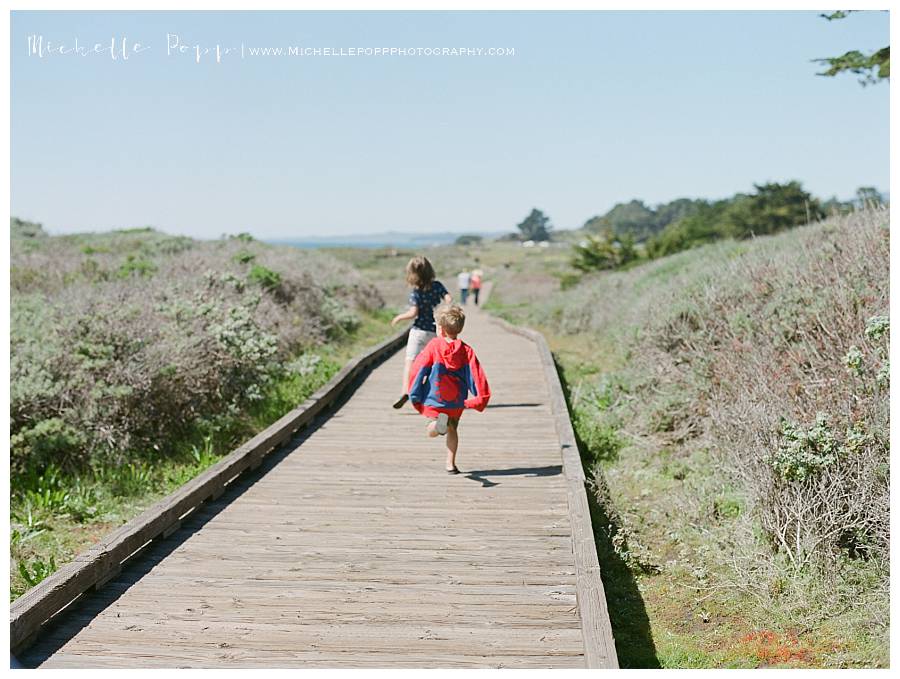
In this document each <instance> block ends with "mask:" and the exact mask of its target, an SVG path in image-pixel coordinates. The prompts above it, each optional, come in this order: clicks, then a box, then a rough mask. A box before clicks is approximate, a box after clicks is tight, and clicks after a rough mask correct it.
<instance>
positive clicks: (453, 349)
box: [438, 337, 469, 370]
mask: <svg viewBox="0 0 900 679" xmlns="http://www.w3.org/2000/svg"><path fill="white" fill-rule="evenodd" d="M438 340H440V345H439V347H438V354H439V355H440V357H441V363H443V364H444V365H445V366H446V367H447V368H448V369H449V370H459V369H460V368H462V367H463V366H464V365H466V364H467V363H468V362H469V359H468V356H466V345H465V344H463V341H462V340H461V339H455V340H453V341H451V342H448V341H447V340H445V339H444V338H443V337H438Z"/></svg>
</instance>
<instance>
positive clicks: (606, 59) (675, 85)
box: [10, 11, 889, 240]
mask: <svg viewBox="0 0 900 679" xmlns="http://www.w3.org/2000/svg"><path fill="white" fill-rule="evenodd" d="M175 35H177V36H178V40H179V41H180V42H181V44H182V45H190V46H192V45H198V44H199V45H201V46H202V47H203V48H210V49H212V50H213V52H211V54H214V48H215V46H216V45H220V46H224V47H228V46H234V45H239V44H241V43H246V44H247V45H256V46H287V45H303V46H311V47H315V48H326V47H327V48H334V49H344V48H349V47H367V46H373V45H375V46H383V47H393V46H401V47H404V46H408V47H413V46H419V45H430V46H434V47H435V48H443V47H445V46H452V47H489V46H490V47H500V48H507V47H511V48H514V49H515V54H514V55H509V56H497V57H484V56H471V57H458V56H456V57H454V56H431V57H427V56H405V57H400V56H383V57H366V56H355V57H350V56H334V57H317V56H304V57H299V56H283V57H277V56H268V57H262V56H260V57H256V58H238V57H234V58H230V57H227V56H226V57H225V58H223V59H222V61H221V63H216V60H215V58H214V57H213V56H208V55H207V56H203V57H202V59H201V62H200V63H196V60H195V52H192V51H191V50H190V49H188V50H186V51H185V53H183V54H181V53H179V52H178V50H177V49H176V50H175V53H174V54H170V55H167V54H166V52H167V48H168V45H167V40H171V36H175ZM11 36H12V40H11V47H10V49H11V96H12V102H11V214H12V215H13V216H16V217H19V218H21V219H25V220H29V221H35V222H40V223H42V224H43V225H44V226H45V228H46V229H47V230H48V232H50V233H54V234H58V233H74V232H86V231H107V230H112V229H120V228H134V227H143V226H152V227H153V228H156V229H158V230H160V231H164V232H166V233H177V234H183V235H189V236H193V237H198V238H217V237H219V236H220V235H221V234H223V233H238V232H242V231H246V232H249V233H252V234H253V235H254V236H257V237H259V238H261V239H267V240H274V239H298V240H302V239H309V238H314V237H323V235H324V237H326V238H337V237H339V238H346V237H348V236H351V235H353V236H365V235H367V234H383V233H385V232H397V233H405V234H416V235H419V234H429V233H439V232H453V233H458V234H461V233H482V232H491V233H495V232H496V233H502V232H509V231H512V230H514V229H515V225H516V224H517V223H518V222H520V221H521V220H522V219H524V217H525V216H526V215H527V214H528V212H529V211H530V210H531V209H532V208H533V207H537V208H539V209H541V210H543V211H544V212H545V213H546V214H547V215H548V216H549V217H550V219H551V221H552V223H553V225H554V226H555V227H556V228H557V229H560V230H562V229H573V228H579V227H580V226H581V225H582V224H583V223H584V221H585V220H587V219H589V218H590V217H592V216H594V215H598V214H603V213H605V212H606V211H608V210H609V209H610V208H611V207H612V206H613V205H614V204H616V203H620V202H627V201H629V200H632V199H640V200H643V201H644V202H645V203H647V204H648V205H651V206H652V205H657V204H659V203H662V202H668V201H670V200H672V199H675V198H681V197H686V198H707V199H716V198H724V197H727V196H730V195H733V194H734V193H737V192H750V191H752V188H753V184H754V183H763V182H767V181H787V180H793V179H796V180H798V181H800V182H802V183H803V185H804V187H805V188H806V189H807V190H808V191H810V192H812V193H813V194H815V195H816V196H818V197H821V198H825V199H827V198H830V197H832V196H837V197H838V198H844V199H845V198H848V197H849V196H850V195H852V192H853V191H854V190H855V189H856V188H857V187H859V186H874V187H876V188H877V189H879V190H880V191H882V192H885V193H887V191H888V189H889V147H888V138H889V136H888V135H889V107H888V104H889V102H888V98H889V84H887V83H881V84H877V85H873V86H870V87H861V86H860V85H859V84H858V82H857V79H856V77H855V76H853V75H851V74H846V75H843V76H839V77H837V78H823V77H819V76H816V75H815V74H816V72H817V71H820V70H822V69H821V66H819V65H818V64H814V63H812V62H811V60H812V59H814V58H817V57H826V56H834V55H837V54H841V53H843V52H845V51H847V50H850V49H860V50H863V51H866V50H872V49H876V48H878V47H882V46H884V45H885V44H888V43H889V31H888V15H887V13H884V12H861V13H858V14H853V15H852V16H850V17H849V18H847V19H844V20H841V21H835V22H827V21H825V20H824V19H821V18H819V16H818V13H816V12H811V11H810V12H807V11H802V12H798V11H788V12H781V11H777V12H776V11H759V12H621V11H616V12H246V11H244V12H117V13H114V12H27V11H26V12H23V11H16V12H13V13H12V20H11ZM167 36H169V37H167ZM29 37H31V38H32V39H35V37H40V38H42V39H43V40H44V41H48V42H50V43H59V42H62V43H66V44H67V45H68V46H71V45H72V44H73V42H74V40H75V39H78V41H79V43H80V44H81V45H82V46H83V45H85V44H93V43H95V42H98V41H103V42H105V43H106V42H109V41H110V39H111V38H117V39H118V40H119V41H120V42H119V44H120V45H121V40H122V39H123V38H125V39H126V40H127V44H133V43H134V42H135V41H137V42H141V43H142V44H144V45H145V47H146V46H149V48H150V49H148V50H146V51H144V52H143V53H134V54H131V55H130V58H129V59H128V60H123V59H121V58H120V59H117V60H114V59H112V58H110V55H106V56H104V55H102V54H93V55H88V56H77V55H73V54H67V55H62V54H50V55H47V56H44V57H37V56H34V55H30V54H29V53H28V50H27V47H28V38H29Z"/></svg>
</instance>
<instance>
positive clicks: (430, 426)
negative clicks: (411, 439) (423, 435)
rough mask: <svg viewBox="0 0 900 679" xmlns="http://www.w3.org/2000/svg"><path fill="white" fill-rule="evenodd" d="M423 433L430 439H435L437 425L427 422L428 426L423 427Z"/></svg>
mask: <svg viewBox="0 0 900 679" xmlns="http://www.w3.org/2000/svg"><path fill="white" fill-rule="evenodd" d="M425 431H426V432H428V436H429V437H430V438H437V436H438V433H437V424H436V423H435V422H429V423H428V426H426V427H425Z"/></svg>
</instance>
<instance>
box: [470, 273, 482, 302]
mask: <svg viewBox="0 0 900 679" xmlns="http://www.w3.org/2000/svg"><path fill="white" fill-rule="evenodd" d="M483 275H484V274H483V273H482V272H481V269H475V271H473V272H472V276H471V277H470V278H469V292H471V293H472V299H473V300H475V306H478V293H480V292H481V277H482V276H483Z"/></svg>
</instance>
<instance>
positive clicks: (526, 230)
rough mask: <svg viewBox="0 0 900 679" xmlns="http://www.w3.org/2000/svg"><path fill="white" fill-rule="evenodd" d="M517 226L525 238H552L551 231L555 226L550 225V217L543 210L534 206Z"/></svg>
mask: <svg viewBox="0 0 900 679" xmlns="http://www.w3.org/2000/svg"><path fill="white" fill-rule="evenodd" d="M517 228H518V229H519V231H520V232H521V234H522V239H523V240H534V241H542V240H550V231H551V229H553V227H552V226H551V225H550V218H549V217H547V216H546V215H545V214H544V213H543V212H541V211H540V210H538V209H537V208H534V209H532V210H531V214H529V215H528V216H527V217H526V218H525V219H524V220H523V221H522V222H521V223H520V224H518V225H517Z"/></svg>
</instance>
